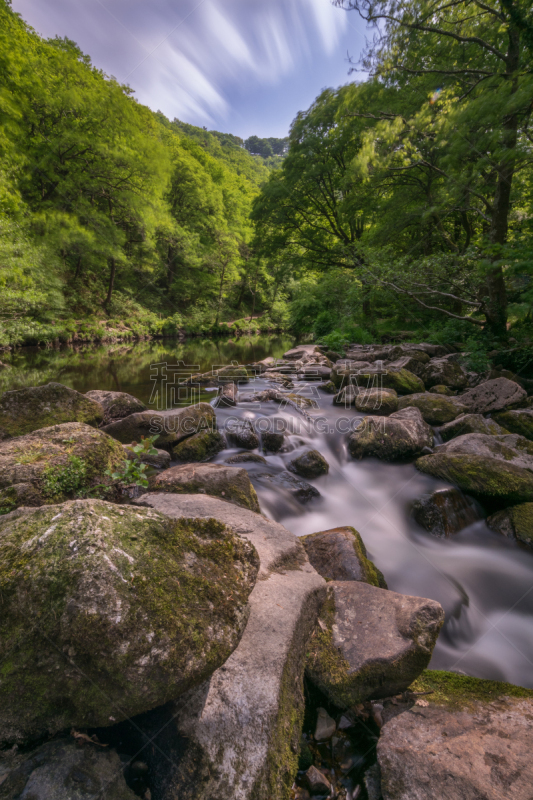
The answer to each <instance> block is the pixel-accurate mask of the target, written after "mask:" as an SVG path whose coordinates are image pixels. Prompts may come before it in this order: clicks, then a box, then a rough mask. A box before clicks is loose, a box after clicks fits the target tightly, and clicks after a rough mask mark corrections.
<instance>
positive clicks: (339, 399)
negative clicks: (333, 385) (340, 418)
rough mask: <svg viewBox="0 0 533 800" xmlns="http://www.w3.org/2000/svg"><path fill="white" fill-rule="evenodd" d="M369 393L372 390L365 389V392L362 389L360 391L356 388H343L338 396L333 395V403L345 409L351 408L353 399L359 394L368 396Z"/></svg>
mask: <svg viewBox="0 0 533 800" xmlns="http://www.w3.org/2000/svg"><path fill="white" fill-rule="evenodd" d="M369 391H372V390H368V389H367V390H366V392H365V390H364V389H360V388H359V387H358V386H353V385H350V386H345V387H344V388H343V389H341V390H340V392H339V393H338V394H336V395H335V397H334V398H333V403H334V405H336V406H345V408H348V406H353V404H354V403H355V399H356V397H357V395H358V394H359V393H360V392H365V394H368V392H369Z"/></svg>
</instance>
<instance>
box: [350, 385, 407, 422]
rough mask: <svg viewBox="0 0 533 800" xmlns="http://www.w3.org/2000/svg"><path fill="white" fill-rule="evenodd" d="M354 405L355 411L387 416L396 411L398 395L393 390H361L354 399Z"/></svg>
mask: <svg viewBox="0 0 533 800" xmlns="http://www.w3.org/2000/svg"><path fill="white" fill-rule="evenodd" d="M351 388H352V387H349V388H348V389H346V390H345V391H349V390H350V389H351ZM354 405H355V407H356V409H357V411H362V412H366V413H370V414H375V415H376V416H380V417H381V416H387V415H388V414H392V413H394V411H398V395H397V394H396V392H395V391H394V389H366V390H365V389H361V390H360V391H359V392H357V393H356V395H355V397H354Z"/></svg>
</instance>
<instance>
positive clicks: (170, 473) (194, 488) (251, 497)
mask: <svg viewBox="0 0 533 800" xmlns="http://www.w3.org/2000/svg"><path fill="white" fill-rule="evenodd" d="M150 488H151V490H152V491H154V492H173V493H174V494H210V495H212V496H213V497H220V498H222V499H223V500H226V501H227V502H228V503H234V504H235V505H238V506H242V507H243V508H249V509H250V510H251V511H259V510H260V508H259V500H258V499H257V494H256V493H255V489H254V487H253V486H252V483H251V481H250V478H249V476H248V473H247V471H246V470H245V469H243V468H242V467H228V466H226V465H225V464H184V465H180V466H177V467H171V468H170V469H166V470H165V471H164V472H160V473H159V475H155V476H154V477H153V478H152V479H151V481H150Z"/></svg>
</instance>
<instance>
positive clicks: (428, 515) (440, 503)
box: [413, 489, 480, 536]
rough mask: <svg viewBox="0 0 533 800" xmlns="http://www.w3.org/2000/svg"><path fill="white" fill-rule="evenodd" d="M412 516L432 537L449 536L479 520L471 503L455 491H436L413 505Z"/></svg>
mask: <svg viewBox="0 0 533 800" xmlns="http://www.w3.org/2000/svg"><path fill="white" fill-rule="evenodd" d="M413 516H414V518H415V520H416V521H417V522H418V524H419V525H421V526H422V527H423V528H425V529H426V531H429V532H430V533H432V534H433V535H434V536H451V535H452V534H454V533H458V532H459V531H461V530H462V529H463V528H466V527H467V526H468V525H472V523H473V522H476V520H478V519H480V516H479V514H478V513H477V511H476V508H475V506H474V505H473V503H470V502H469V501H468V500H467V498H466V497H465V496H464V494H462V493H461V492H458V491H457V489H438V490H437V491H436V492H432V493H431V494H427V495H424V497H421V498H420V500H416V501H415V502H414V503H413Z"/></svg>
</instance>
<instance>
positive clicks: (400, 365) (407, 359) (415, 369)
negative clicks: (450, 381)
mask: <svg viewBox="0 0 533 800" xmlns="http://www.w3.org/2000/svg"><path fill="white" fill-rule="evenodd" d="M422 359H424V360H422ZM427 361H429V356H428V355H426V353H416V354H415V355H413V356H401V357H400V358H396V359H395V360H394V361H386V362H385V367H386V369H387V370H391V371H392V372H397V371H398V370H400V369H407V370H409V372H412V373H413V375H418V377H419V378H421V377H422V372H423V371H424V364H425V363H427Z"/></svg>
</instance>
